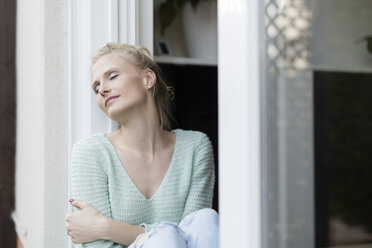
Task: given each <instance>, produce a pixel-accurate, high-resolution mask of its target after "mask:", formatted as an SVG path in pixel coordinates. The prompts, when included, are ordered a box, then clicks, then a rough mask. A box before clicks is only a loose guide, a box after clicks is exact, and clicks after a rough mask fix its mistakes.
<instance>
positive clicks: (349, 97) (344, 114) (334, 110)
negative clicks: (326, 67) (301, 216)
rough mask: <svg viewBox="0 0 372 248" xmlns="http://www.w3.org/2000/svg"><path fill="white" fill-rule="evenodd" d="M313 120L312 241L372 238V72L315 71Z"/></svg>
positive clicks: (339, 242)
mask: <svg viewBox="0 0 372 248" xmlns="http://www.w3.org/2000/svg"><path fill="white" fill-rule="evenodd" d="M314 120H315V122H314V128H315V129H314V135H315V216H316V217H315V218H316V219H315V230H316V247H328V246H334V245H351V244H363V243H371V242H372V214H371V210H372V74H370V73H346V72H331V71H329V72H326V71H315V72H314ZM335 219H337V220H339V221H342V222H343V224H344V225H346V226H348V228H350V229H349V230H350V231H348V232H346V233H343V232H342V231H341V230H339V229H337V228H335V226H333V228H332V223H334V220H335ZM333 225H334V224H333ZM361 229H364V233H365V235H361V232H360V230H361ZM366 234H369V235H370V236H368V235H366Z"/></svg>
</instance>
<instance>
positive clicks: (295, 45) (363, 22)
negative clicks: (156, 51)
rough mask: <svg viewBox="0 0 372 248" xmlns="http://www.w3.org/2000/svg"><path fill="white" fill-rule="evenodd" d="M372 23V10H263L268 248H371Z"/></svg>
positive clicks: (291, 5)
mask: <svg viewBox="0 0 372 248" xmlns="http://www.w3.org/2000/svg"><path fill="white" fill-rule="evenodd" d="M371 23H372V1H370V0H358V1H350V0H327V1H324V0H265V4H264V8H263V12H262V23H261V30H263V32H264V33H263V35H262V39H263V40H262V44H264V45H263V49H262V54H261V56H262V59H263V61H264V62H263V63H262V68H263V80H262V85H263V87H262V88H263V89H264V91H263V101H264V104H263V106H265V107H264V108H263V109H262V110H263V113H264V139H263V147H264V150H263V154H264V156H263V157H264V166H263V168H264V171H263V176H264V181H263V186H264V187H263V189H264V192H263V207H264V208H263V209H264V212H263V217H264V218H263V233H264V235H263V245H264V247H270V248H292V247H293V248H298V247H304V248H306V247H309V248H313V247H344V248H346V247H350V248H351V247H354V248H355V247H358V248H362V247H372V214H371V213H370V210H371V209H372V180H371V176H372V152H371V151H372V98H371V97H370V95H371V93H372V29H371Z"/></svg>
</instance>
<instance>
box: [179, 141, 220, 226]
mask: <svg viewBox="0 0 372 248" xmlns="http://www.w3.org/2000/svg"><path fill="white" fill-rule="evenodd" d="M214 184H215V169H214V157H213V147H212V143H211V142H210V140H209V138H208V136H207V135H205V134H203V135H202V137H201V139H200V142H199V145H198V147H197V148H196V151H195V155H194V164H193V172H192V178H191V185H190V189H189V193H188V196H187V199H186V203H185V208H184V212H183V215H182V219H183V218H185V217H186V216H187V215H188V214H190V213H192V212H194V211H196V210H199V209H202V208H211V207H212V202H213V189H214Z"/></svg>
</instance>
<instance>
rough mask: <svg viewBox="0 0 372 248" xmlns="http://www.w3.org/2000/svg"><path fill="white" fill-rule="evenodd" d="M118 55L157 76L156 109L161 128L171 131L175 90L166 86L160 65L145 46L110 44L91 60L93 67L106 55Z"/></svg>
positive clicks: (154, 88) (155, 85)
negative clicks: (172, 102)
mask: <svg viewBox="0 0 372 248" xmlns="http://www.w3.org/2000/svg"><path fill="white" fill-rule="evenodd" d="M111 53H116V54H118V55H119V56H120V57H121V58H122V59H124V60H125V61H126V62H129V63H131V64H132V65H134V66H135V67H137V68H138V69H140V70H143V71H144V70H146V69H151V70H152V71H153V72H154V73H155V75H156V82H155V84H154V87H152V92H153V96H154V100H155V105H156V109H157V112H158V116H159V121H160V127H161V128H162V129H163V130H171V120H174V119H173V117H172V115H171V112H170V104H171V101H172V100H173V98H174V89H173V87H170V86H168V85H167V84H166V82H165V80H164V79H163V76H162V72H161V69H160V67H159V65H158V64H157V63H156V62H155V61H154V59H153V57H152V55H151V53H150V51H149V50H148V49H147V48H146V47H143V46H132V45H129V44H121V43H114V42H110V43H107V44H106V45H105V46H104V47H102V48H101V49H99V50H98V51H97V52H96V53H95V55H93V56H92V58H91V67H92V66H93V65H94V64H95V63H96V62H97V60H98V59H99V58H101V57H102V56H104V55H106V54H111Z"/></svg>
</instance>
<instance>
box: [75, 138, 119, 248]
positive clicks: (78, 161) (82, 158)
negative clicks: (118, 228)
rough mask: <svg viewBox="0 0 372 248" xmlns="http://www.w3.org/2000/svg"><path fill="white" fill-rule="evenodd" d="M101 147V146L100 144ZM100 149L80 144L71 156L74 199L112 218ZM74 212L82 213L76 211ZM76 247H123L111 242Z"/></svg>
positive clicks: (90, 142)
mask: <svg viewBox="0 0 372 248" xmlns="http://www.w3.org/2000/svg"><path fill="white" fill-rule="evenodd" d="M98 145H99V144H98ZM98 152H99V147H97V143H95V142H92V141H89V140H88V141H86V142H78V143H76V144H75V145H74V146H73V148H72V154H71V175H70V176H71V188H72V198H73V199H76V200H82V201H84V202H88V203H89V204H91V205H92V206H93V207H94V208H96V209H97V210H98V211H99V212H100V213H102V214H103V215H104V216H106V217H108V218H112V217H111V208H110V202H109V193H108V185H107V175H106V173H105V171H104V169H103V168H102V167H101V166H100V163H99V158H98V156H99V154H98ZM74 211H80V210H77V209H74ZM75 247H86V248H98V247H99V248H119V247H123V246H122V245H119V244H117V243H114V242H112V241H109V240H96V241H93V242H89V243H84V244H79V245H76V246H75Z"/></svg>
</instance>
